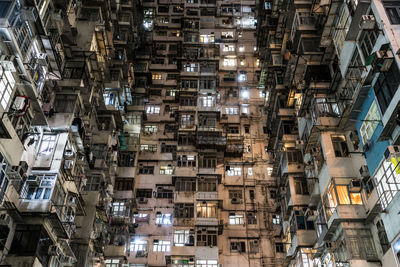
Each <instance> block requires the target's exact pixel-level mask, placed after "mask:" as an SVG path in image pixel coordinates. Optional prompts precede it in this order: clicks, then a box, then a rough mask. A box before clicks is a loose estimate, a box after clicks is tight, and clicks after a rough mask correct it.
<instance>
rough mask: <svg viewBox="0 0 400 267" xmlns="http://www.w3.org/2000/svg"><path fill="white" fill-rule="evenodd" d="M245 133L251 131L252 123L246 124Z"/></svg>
mask: <svg viewBox="0 0 400 267" xmlns="http://www.w3.org/2000/svg"><path fill="white" fill-rule="evenodd" d="M244 133H247V134H248V133H250V125H248V124H246V125H245V126H244Z"/></svg>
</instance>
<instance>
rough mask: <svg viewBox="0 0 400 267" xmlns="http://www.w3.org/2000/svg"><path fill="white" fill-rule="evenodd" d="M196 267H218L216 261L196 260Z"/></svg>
mask: <svg viewBox="0 0 400 267" xmlns="http://www.w3.org/2000/svg"><path fill="white" fill-rule="evenodd" d="M196 267H218V261H217V260H196Z"/></svg>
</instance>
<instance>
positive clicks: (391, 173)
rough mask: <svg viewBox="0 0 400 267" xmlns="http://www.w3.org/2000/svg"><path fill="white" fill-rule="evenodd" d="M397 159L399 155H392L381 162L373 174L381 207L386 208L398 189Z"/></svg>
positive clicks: (399, 189) (399, 179)
mask: <svg viewBox="0 0 400 267" xmlns="http://www.w3.org/2000/svg"><path fill="white" fill-rule="evenodd" d="M389 159H390V160H389ZM398 161H399V156H398V155H392V156H391V157H390V158H388V160H384V161H383V162H382V163H381V165H380V166H379V167H378V169H377V171H376V174H375V176H374V181H375V184H376V190H377V193H378V197H379V200H380V202H381V206H382V208H383V209H386V207H387V206H388V205H389V204H390V203H391V202H392V200H393V199H394V197H395V195H396V194H397V193H398V192H399V191H400V184H399V182H398V181H400V171H399V166H398Z"/></svg>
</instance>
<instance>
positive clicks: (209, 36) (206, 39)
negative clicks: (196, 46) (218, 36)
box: [200, 34, 214, 44]
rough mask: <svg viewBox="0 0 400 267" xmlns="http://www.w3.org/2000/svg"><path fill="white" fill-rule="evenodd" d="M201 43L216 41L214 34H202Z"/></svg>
mask: <svg viewBox="0 0 400 267" xmlns="http://www.w3.org/2000/svg"><path fill="white" fill-rule="evenodd" d="M200 43H204V44H207V43H214V34H201V35H200Z"/></svg>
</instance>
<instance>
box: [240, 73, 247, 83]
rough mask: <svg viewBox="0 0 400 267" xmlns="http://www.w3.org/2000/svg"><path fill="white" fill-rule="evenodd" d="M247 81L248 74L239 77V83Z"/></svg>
mask: <svg viewBox="0 0 400 267" xmlns="http://www.w3.org/2000/svg"><path fill="white" fill-rule="evenodd" d="M246 80H247V77H246V74H243V73H241V74H239V77H238V81H239V82H245V81H246Z"/></svg>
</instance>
